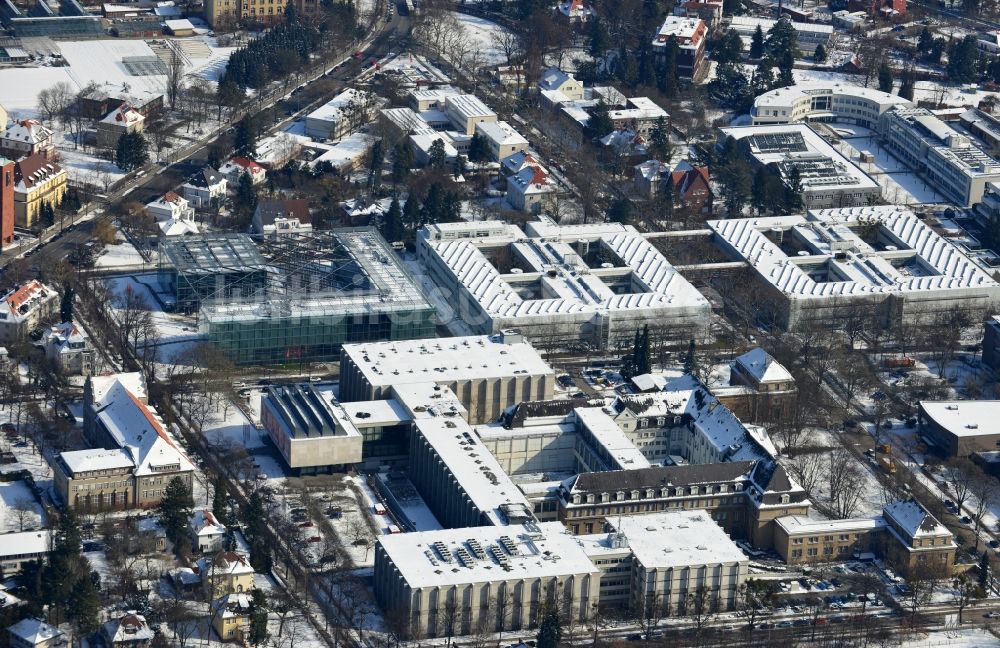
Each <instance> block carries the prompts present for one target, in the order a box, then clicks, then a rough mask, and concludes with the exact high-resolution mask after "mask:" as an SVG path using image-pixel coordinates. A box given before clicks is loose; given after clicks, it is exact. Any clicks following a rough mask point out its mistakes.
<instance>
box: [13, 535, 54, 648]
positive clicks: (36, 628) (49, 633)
mask: <svg viewBox="0 0 1000 648" xmlns="http://www.w3.org/2000/svg"><path fill="white" fill-rule="evenodd" d="M4 537H5V538H6V537H7V536H4ZM7 632H9V633H11V634H12V635H14V636H16V637H17V638H19V639H21V640H23V641H26V642H28V643H29V644H32V645H36V644H40V643H44V642H46V641H51V640H52V639H55V638H56V637H58V636H60V635H61V634H62V631H61V630H59V629H58V628H56V627H53V626H50V625H49V624H48V623H45V622H44V621H42V620H41V619H21V620H20V621H18V622H17V623H15V624H14V625H12V626H10V627H9V628H7Z"/></svg>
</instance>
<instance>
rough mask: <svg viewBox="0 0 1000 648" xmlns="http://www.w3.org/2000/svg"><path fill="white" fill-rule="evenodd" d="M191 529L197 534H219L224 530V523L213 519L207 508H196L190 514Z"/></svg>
mask: <svg viewBox="0 0 1000 648" xmlns="http://www.w3.org/2000/svg"><path fill="white" fill-rule="evenodd" d="M191 530H192V531H194V532H195V534H196V535H199V536H212V535H221V534H224V533H225V532H226V525H224V524H222V523H221V522H219V521H218V520H217V519H215V515H214V514H213V513H212V512H211V511H209V510H208V509H198V510H197V511H195V512H194V515H192V516H191Z"/></svg>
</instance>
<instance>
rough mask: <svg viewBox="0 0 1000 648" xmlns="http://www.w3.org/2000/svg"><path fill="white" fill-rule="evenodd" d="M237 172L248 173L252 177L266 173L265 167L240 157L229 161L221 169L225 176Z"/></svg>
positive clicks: (220, 171)
mask: <svg viewBox="0 0 1000 648" xmlns="http://www.w3.org/2000/svg"><path fill="white" fill-rule="evenodd" d="M237 171H238V172H240V173H243V172H247V173H249V174H251V175H260V174H263V173H266V172H265V170H264V167H262V166H261V165H259V164H257V163H256V162H254V161H253V160H251V159H249V158H245V157H239V156H237V157H234V158H231V159H229V160H228V161H227V162H226V163H225V164H223V165H222V166H221V167H219V173H221V174H223V175H230V174H232V173H235V172H237Z"/></svg>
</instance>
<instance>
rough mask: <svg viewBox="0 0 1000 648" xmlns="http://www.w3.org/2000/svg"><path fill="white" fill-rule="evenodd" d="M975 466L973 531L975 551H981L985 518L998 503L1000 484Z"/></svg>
mask: <svg viewBox="0 0 1000 648" xmlns="http://www.w3.org/2000/svg"><path fill="white" fill-rule="evenodd" d="M973 466H975V469H976V470H975V472H974V473H973V478H972V530H973V531H974V534H973V535H974V536H975V539H976V540H975V550H976V551H979V531H980V530H981V529H982V526H983V518H984V517H985V516H986V514H987V513H989V511H990V509H991V508H993V505H994V504H996V503H997V496H998V495H1000V482H997V480H996V478H994V477H993V476H991V475H987V474H986V473H985V472H984V471H983V470H982V469H981V468H980V467H979V466H976V465H975V464H973Z"/></svg>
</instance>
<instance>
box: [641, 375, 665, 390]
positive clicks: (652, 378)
mask: <svg viewBox="0 0 1000 648" xmlns="http://www.w3.org/2000/svg"><path fill="white" fill-rule="evenodd" d="M632 384H633V385H635V388H636V389H638V390H639V391H644V392H647V391H661V390H662V389H663V388H664V387H665V386H666V384H667V379H666V377H665V376H661V375H660V374H651V373H645V374H640V375H638V376H632Z"/></svg>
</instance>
